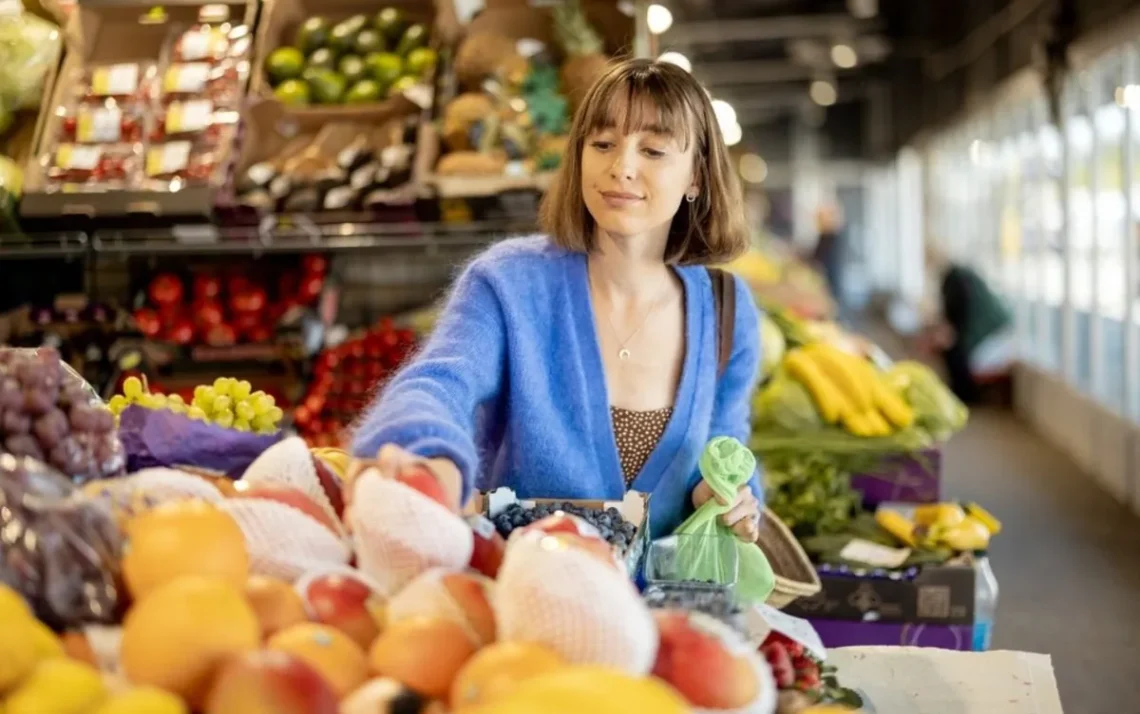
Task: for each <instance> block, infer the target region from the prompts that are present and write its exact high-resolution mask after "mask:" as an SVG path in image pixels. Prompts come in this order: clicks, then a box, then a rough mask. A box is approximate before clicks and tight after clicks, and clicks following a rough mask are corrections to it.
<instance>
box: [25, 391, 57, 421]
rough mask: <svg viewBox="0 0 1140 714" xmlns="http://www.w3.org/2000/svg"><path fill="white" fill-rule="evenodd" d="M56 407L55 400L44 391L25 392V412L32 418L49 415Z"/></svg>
mask: <svg viewBox="0 0 1140 714" xmlns="http://www.w3.org/2000/svg"><path fill="white" fill-rule="evenodd" d="M54 406H55V400H54V399H52V397H51V395H50V394H48V393H47V392H46V391H45V390H43V389H27V390H25V391H24V411H26V412H27V413H28V414H31V415H32V416H37V417H38V416H40V415H41V414H46V413H48V412H49V411H50V410H51V409H52V408H53V407H54Z"/></svg>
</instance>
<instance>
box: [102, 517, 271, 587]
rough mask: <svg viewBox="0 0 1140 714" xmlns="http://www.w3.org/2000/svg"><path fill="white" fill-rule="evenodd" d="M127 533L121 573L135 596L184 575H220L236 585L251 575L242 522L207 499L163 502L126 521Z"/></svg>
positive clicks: (243, 583) (215, 576)
mask: <svg viewBox="0 0 1140 714" xmlns="http://www.w3.org/2000/svg"><path fill="white" fill-rule="evenodd" d="M126 534H127V538H128V542H127V549H126V554H125V555H124V556H123V577H124V578H125V579H126V581H127V589H128V590H130V592H131V595H132V596H133V597H134V598H135V599H136V600H138V599H140V598H143V597H146V595H147V594H148V593H150V592H152V591H153V590H155V588H158V587H160V586H161V585H163V584H165V583H168V582H170V581H171V580H173V579H175V578H177V577H180V576H183V575H201V576H205V577H211V578H218V579H220V580H223V581H225V582H227V583H229V584H231V585H233V586H234V587H235V588H237V589H238V590H241V589H242V588H244V587H245V581H246V578H248V577H249V552H248V551H247V550H246V547H245V536H244V535H242V532H241V528H240V527H239V526H238V524H237V521H235V520H234V519H233V518H231V517H230V516H229V514H227V513H225V512H223V511H221V510H219V509H217V508H215V507H214V506H212V505H210V504H208V503H203V502H201V501H174V502H171V503H165V504H162V505H160V506H158V507H156V508H154V509H151V510H149V511H146V512H145V513H142V514H140V515H138V516H135V517H134V518H131V519H130V520H129V521H127V524H126Z"/></svg>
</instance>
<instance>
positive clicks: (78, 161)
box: [55, 144, 103, 171]
mask: <svg viewBox="0 0 1140 714" xmlns="http://www.w3.org/2000/svg"><path fill="white" fill-rule="evenodd" d="M102 157H103V150H102V149H101V148H99V147H98V146H76V145H75V144H61V145H60V147H59V148H58V149H56V151H55V165H56V166H58V167H59V168H61V169H77V170H79V171H93V170H94V169H95V167H96V166H98V165H99V159H100V158H102Z"/></svg>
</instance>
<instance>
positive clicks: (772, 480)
mask: <svg viewBox="0 0 1140 714" xmlns="http://www.w3.org/2000/svg"><path fill="white" fill-rule="evenodd" d="M764 464H765V481H766V484H767V503H768V507H769V508H771V509H772V511H773V512H774V513H775V514H776V515H777V516H779V517H780V520H782V521H783V522H784V523H785V524H786V525H787V526H788V527H789V528H791V530H792V532H793V533H794V534H795V535H796V537H797V538H800V539H802V538H806V537H810V536H815V535H821V534H831V533H841V532H843V531H845V530H846V529H847V527H848V526H849V525H850V524H851V521H852V520H853V519H854V518H855V516H856V515H857V514H858V513H859V511H860V509H861V506H862V496H861V495H860V494H859V492H858V491H856V490H855V489H854V488H852V486H851V474H850V473H849V472H847V471H843V470H840V468H839V467H838V466H837V465H836V464H835V463H834V462H832V461H830V460H828V459H826V458H814V457H812V456H810V455H797V456H789V457H783V458H777V457H767V458H765V460H764Z"/></svg>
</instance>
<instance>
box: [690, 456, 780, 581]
mask: <svg viewBox="0 0 1140 714" xmlns="http://www.w3.org/2000/svg"><path fill="white" fill-rule="evenodd" d="M700 471H701V477H702V478H704V480H705V481H706V482H707V483H708V485H709V487H710V488H711V489H712V492H713V493H714V494H715V495H716V498H710V499H709V500H708V501H707V502H706V503H705V504H704V505H703V506H701V507H700V508H698V509H697V510H696V512H695V513H694V514H693V515H692V516H689V518H688V520H686V521H685V522H684V523H682V524H681V525H680V527H678V528H677V530H676V535H679V536H703V537H695V538H680V539H678V541H679V542H678V544H677V554H676V569H677V574H678V576H679V577H680V579H683V580H698V581H710V580H711V581H713V582H719V580H718V578H719V577H721V576H722V574H723V573H724V571H725V568H724V567H722V563H721V559H722V558H723V556H722V552H723V548H724V547H735V548H736V555H737V577H736V595H737V597H738V598H739V599H740V601H741V602H742V603H744V604H753V603H761V602H764V601H765V600H767V599H768V595H769V594H771V592H772V588H774V587H775V585H776V574H775V573H774V572H773V571H772V566H771V564H769V563H768V558H767V556H765V555H764V552H763V551H762V550H760V548H759V546H757V545H756V544H755V543H745V542H744V541H742V540H740V539H739V538H737V537H736V535H735V534H734V533H733V532H732V529H731V528H729V527H727V526H725V525H724V524H723V523H722V522H721V520H720V516H722V515H723V514H725V513H727V512H728V510H729V507H728V506H725V505H723V504H722V503H721V501H722V500H723V501H725V502H728V503H731V502H732V500H733V498H734V497H735V496H736V493H737V491H739V490H740V487H741V486H743V485H744V484H746V483H748V480H749V479H750V478H752V474H753V473H754V472H755V471H756V457H755V456H753V455H752V452H751V451H749V450H748V448H747V447H746V446H744V444H741V443H740V442H739V441H737V440H736V439H733V438H730V437H727V436H720V437H717V438H715V439H713V440H712V441H710V442H709V443H708V445H707V446H706V447H705V451H704V453H703V454H701V460H700ZM728 543H731V544H732V545H731V546H728V545H727V544H728Z"/></svg>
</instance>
